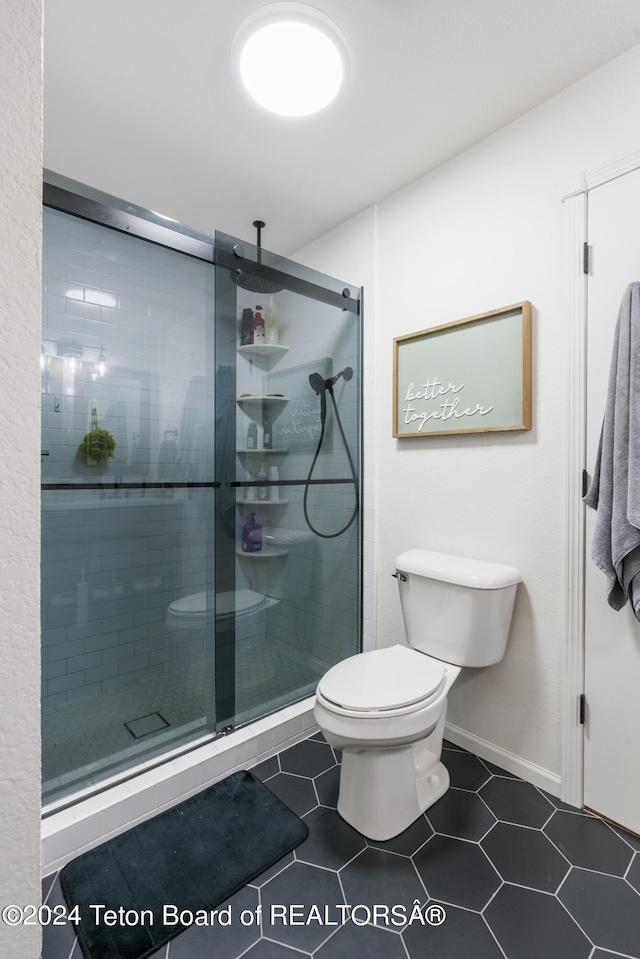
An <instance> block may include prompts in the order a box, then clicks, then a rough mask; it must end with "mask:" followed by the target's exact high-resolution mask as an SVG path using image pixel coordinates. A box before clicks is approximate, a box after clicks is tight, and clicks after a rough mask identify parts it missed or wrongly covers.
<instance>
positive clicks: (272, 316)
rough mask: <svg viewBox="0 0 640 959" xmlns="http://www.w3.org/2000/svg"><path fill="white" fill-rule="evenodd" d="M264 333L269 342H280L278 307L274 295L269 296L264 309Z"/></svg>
mask: <svg viewBox="0 0 640 959" xmlns="http://www.w3.org/2000/svg"><path fill="white" fill-rule="evenodd" d="M264 333H265V340H266V341H267V343H277V342H278V307H277V306H276V305H275V303H274V302H273V297H272V296H270V297H269V302H268V303H267V305H266V307H265V311H264Z"/></svg>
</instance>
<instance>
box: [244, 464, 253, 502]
mask: <svg viewBox="0 0 640 959" xmlns="http://www.w3.org/2000/svg"><path fill="white" fill-rule="evenodd" d="M244 478H245V482H247V483H253V473H252V472H251V470H247V472H246V473H245V477H244ZM244 498H245V499H253V486H245V488H244Z"/></svg>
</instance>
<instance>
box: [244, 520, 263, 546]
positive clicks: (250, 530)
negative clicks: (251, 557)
mask: <svg viewBox="0 0 640 959" xmlns="http://www.w3.org/2000/svg"><path fill="white" fill-rule="evenodd" d="M261 549H262V526H261V525H260V523H256V514H255V513H252V514H251V516H250V517H249V522H248V523H245V524H244V526H243V527H242V551H243V553H259V552H260V550H261Z"/></svg>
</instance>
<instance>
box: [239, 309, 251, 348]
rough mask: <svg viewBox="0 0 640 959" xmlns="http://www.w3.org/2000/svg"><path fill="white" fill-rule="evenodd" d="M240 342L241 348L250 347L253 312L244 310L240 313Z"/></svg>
mask: <svg viewBox="0 0 640 959" xmlns="http://www.w3.org/2000/svg"><path fill="white" fill-rule="evenodd" d="M240 340H241V343H242V345H243V346H251V344H252V343H253V310H250V309H246V310H243V311H242V325H241V327H240Z"/></svg>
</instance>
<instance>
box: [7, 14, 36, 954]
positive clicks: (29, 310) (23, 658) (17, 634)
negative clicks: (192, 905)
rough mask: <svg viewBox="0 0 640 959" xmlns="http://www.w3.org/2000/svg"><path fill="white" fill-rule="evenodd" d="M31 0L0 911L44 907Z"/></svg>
mask: <svg viewBox="0 0 640 959" xmlns="http://www.w3.org/2000/svg"><path fill="white" fill-rule="evenodd" d="M41 21H42V11H41V4H40V2H39V0H4V2H3V3H2V30H0V89H2V97H0V130H2V135H1V136H0V184H1V185H0V264H1V266H0V329H1V330H2V349H1V350H0V383H1V384H2V386H1V389H2V398H3V403H2V415H1V416H0V448H1V449H2V456H1V457H0V566H1V567H2V577H0V655H1V661H2V674H1V679H0V690H1V693H0V698H1V700H2V709H1V711H0V808H1V809H2V834H1V836H0V846H1V848H2V855H1V859H2V866H1V867H0V904H1V905H2V906H4V905H7V904H9V903H18V904H20V905H24V904H26V903H34V904H35V905H37V904H38V903H39V901H40V881H39V880H40V848H39V847H40V842H39V839H40V709H39V699H40V690H39V665H40V652H39V643H40V626H39V624H40V609H39V575H40V572H39V550H40V537H39V522H40V519H39V510H38V505H39V485H40V473H39V469H40V456H39V452H40V450H39V445H40V444H39V440H40V417H39V395H40V388H39V369H38V358H39V354H40V286H41V281H40V223H41V195H42V142H41V141H42V122H41V110H42V67H41ZM39 950H40V938H39V929H38V927H37V926H21V927H17V928H15V929H10V928H9V927H7V926H3V927H2V928H0V956H1V957H2V959H5V957H6V959H14V957H16V956H21V957H24V959H36V957H37V956H38V955H39Z"/></svg>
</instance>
